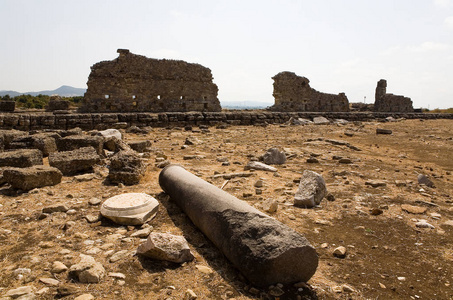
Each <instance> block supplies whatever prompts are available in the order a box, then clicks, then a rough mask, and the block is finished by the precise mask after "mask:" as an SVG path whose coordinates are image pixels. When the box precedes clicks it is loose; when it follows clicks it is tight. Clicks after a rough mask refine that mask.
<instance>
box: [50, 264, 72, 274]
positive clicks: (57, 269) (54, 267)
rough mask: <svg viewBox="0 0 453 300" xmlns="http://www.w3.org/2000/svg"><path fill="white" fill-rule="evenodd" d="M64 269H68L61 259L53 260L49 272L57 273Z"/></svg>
mask: <svg viewBox="0 0 453 300" xmlns="http://www.w3.org/2000/svg"><path fill="white" fill-rule="evenodd" d="M66 270H68V267H67V266H66V265H65V264H64V263H62V262H61V261H54V262H53V263H52V268H51V269H50V272H52V273H57V274H59V273H63V272H65V271H66Z"/></svg>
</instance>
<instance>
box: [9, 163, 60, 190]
mask: <svg viewBox="0 0 453 300" xmlns="http://www.w3.org/2000/svg"><path fill="white" fill-rule="evenodd" d="M62 176H63V175H62V174H61V172H60V171H59V170H58V169H57V168H53V167H48V166H33V167H28V168H8V169H6V170H4V171H3V178H4V180H5V181H6V182H8V183H9V184H10V185H11V187H13V188H15V189H21V190H24V191H28V190H31V189H34V188H40V187H43V186H49V185H56V184H59V183H60V182H61V177H62Z"/></svg>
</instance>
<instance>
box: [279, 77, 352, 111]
mask: <svg viewBox="0 0 453 300" xmlns="http://www.w3.org/2000/svg"><path fill="white" fill-rule="evenodd" d="M272 79H273V80H274V93H273V96H274V98H275V104H274V105H273V106H272V107H271V109H272V110H273V111H311V112H347V111H349V101H348V98H347V97H346V95H345V94H344V93H340V94H338V95H334V94H326V93H321V92H318V91H317V90H315V89H313V88H311V87H310V84H309V83H310V81H309V80H308V78H306V77H301V76H297V75H296V74H295V73H292V72H280V73H278V74H277V75H275V76H274V77H272Z"/></svg>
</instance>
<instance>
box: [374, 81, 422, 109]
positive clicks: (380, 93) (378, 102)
mask: <svg viewBox="0 0 453 300" xmlns="http://www.w3.org/2000/svg"><path fill="white" fill-rule="evenodd" d="M374 111H377V112H414V108H413V107H412V100H411V98H408V97H404V96H399V95H393V94H387V81H386V80H385V79H381V80H379V81H378V83H377V87H376V95H375V101H374Z"/></svg>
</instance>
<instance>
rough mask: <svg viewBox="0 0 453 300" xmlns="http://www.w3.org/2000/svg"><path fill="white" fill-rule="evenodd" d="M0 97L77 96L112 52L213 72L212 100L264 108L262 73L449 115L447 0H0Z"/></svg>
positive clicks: (353, 97) (451, 41)
mask: <svg viewBox="0 0 453 300" xmlns="http://www.w3.org/2000/svg"><path fill="white" fill-rule="evenodd" d="M0 20H1V26H0V37H1V40H2V43H1V45H0V57H1V59H0V90H16V91H19V92H27V91H40V90H52V89H55V88H57V87H59V86H61V85H70V86H74V87H84V88H86V82H87V80H88V75H89V73H90V66H91V65H93V64H95V63H97V62H99V61H102V60H112V59H114V58H116V57H117V56H118V54H117V53H116V50H117V49H118V48H126V49H129V50H130V51H131V52H132V53H136V54H141V55H145V56H147V57H152V58H160V59H161V58H172V59H182V60H185V61H187V62H192V63H199V64H202V65H203V66H205V67H208V68H210V69H211V71H212V74H213V76H214V83H216V84H217V85H218V87H219V95H218V97H219V99H220V101H244V102H247V101H262V102H268V103H269V104H272V103H273V102H274V99H273V96H272V90H273V87H272V83H273V80H272V79H271V77H272V76H274V75H275V74H277V73H278V72H281V71H291V72H295V73H296V74H297V75H299V76H305V77H307V78H308V79H309V80H310V85H311V87H313V88H315V89H316V90H318V91H321V92H326V93H333V94H337V93H340V92H345V93H346V95H347V97H348V99H349V101H350V102H363V101H364V96H366V102H367V103H372V102H374V92H375V88H376V83H377V81H378V80H379V79H386V80H387V92H388V93H393V94H398V95H405V96H407V97H410V98H411V99H412V101H413V103H414V107H429V108H431V109H433V108H437V107H439V108H448V107H453V0H393V1H390V0H380V1H371V0H343V1H341V0H319V1H313V0H310V1H308V0H307V1H306V0H279V1H276V0H275V1H270V0H256V1H255V0H253V1H247V0H240V1H239V0H215V1H213V0H210V1H208V0H205V1H189V0H185V1H172V0H166V1H162V0H160V1H153V0H131V1H124V0H123V1H116V0H95V1H94V0H77V1H73V0H65V1H63V0H52V1H50V0H49V1H47V0H29V1H26V0H0Z"/></svg>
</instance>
